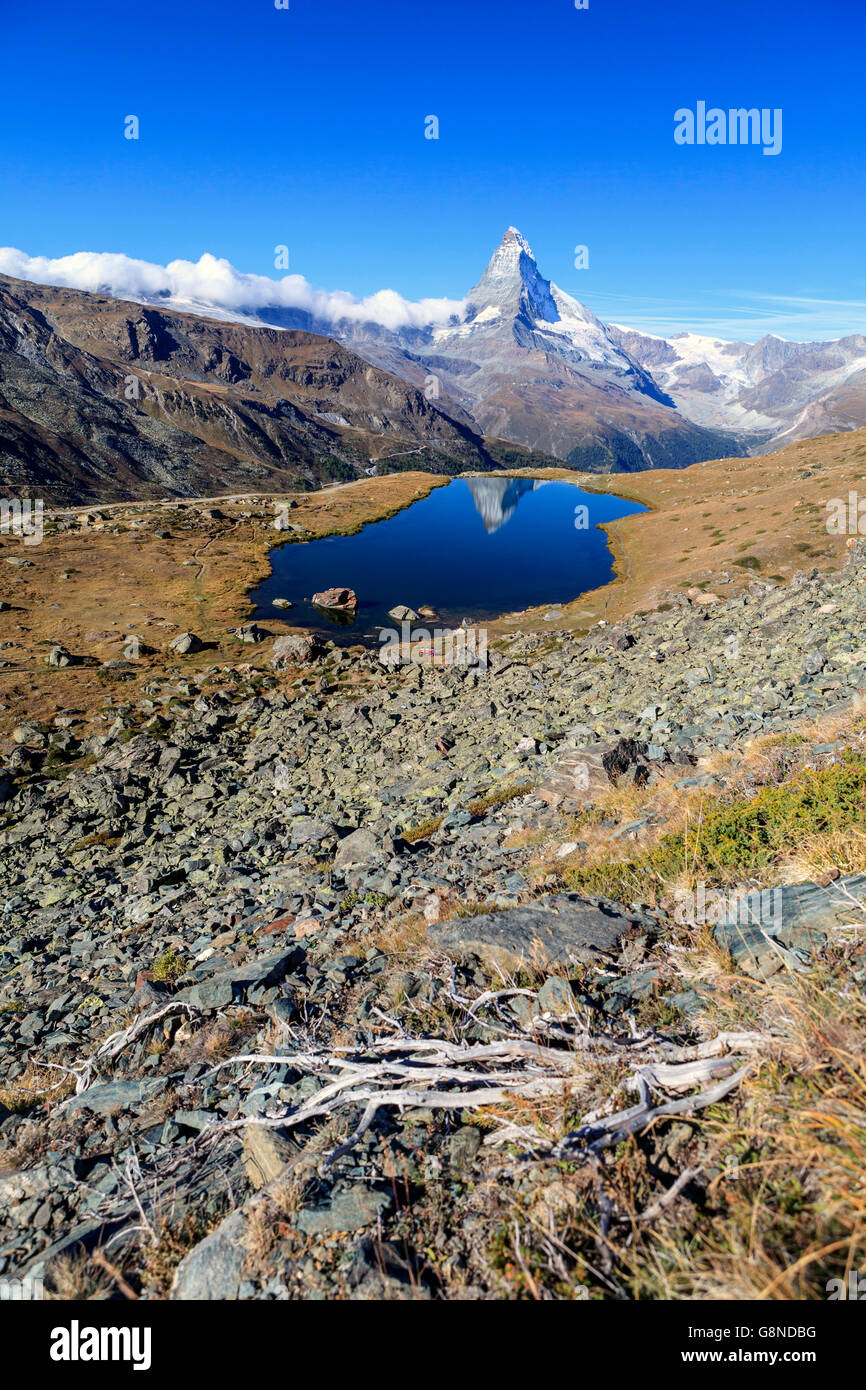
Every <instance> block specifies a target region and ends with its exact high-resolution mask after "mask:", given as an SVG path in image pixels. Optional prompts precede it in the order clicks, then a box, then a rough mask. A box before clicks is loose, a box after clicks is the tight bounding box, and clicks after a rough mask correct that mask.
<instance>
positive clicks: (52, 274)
mask: <svg viewBox="0 0 866 1390" xmlns="http://www.w3.org/2000/svg"><path fill="white" fill-rule="evenodd" d="M0 273H2V274H4V275H13V276H15V277H16V278H17V279H19V280H32V281H34V282H35V283H36V284H38V285H61V286H64V287H65V288H67V289H76V290H90V291H91V292H96V293H101V294H107V295H110V296H112V298H117V299H132V300H138V301H142V300H143V301H145V302H149V301H153V300H158V301H159V302H160V303H164V304H166V305H173V306H175V307H177V308H187V307H197V308H198V309H199V310H201V309H203V308H205V307H208V308H210V307H211V306H214V307H216V308H218V309H221V310H222V311H223V312H224V313H226V314H227V315H229V316H237V317H243V318H251V319H253V320H255V319H256V315H257V312H258V311H259V310H262V309H266V308H282V309H300V310H304V311H306V312H308V313H310V314H312V315H313V317H314V318H316V319H319V320H321V321H322V322H324V323H336V322H338V321H339V320H340V319H347V320H349V321H351V322H354V323H367V322H372V323H377V324H381V325H382V327H384V328H389V329H398V328H415V327H418V328H420V327H423V326H424V325H425V324H431V323H432V324H444V323H447V322H448V320H449V318H450V317H451V316H452V315H453V314H457V315H459V314H461V312H462V310H463V307H464V302H463V301H462V300H456V299H422V300H418V301H417V302H415V301H412V300H409V299H404V298H403V297H402V295H399V294H397V292H396V291H395V290H379V291H378V292H377V293H376V294H371V295H368V296H367V297H366V298H365V299H356V298H355V297H354V295H351V294H349V293H348V292H347V291H344V290H333V291H329V290H317V289H314V288H313V286H312V285H310V284H309V282H308V281H307V280H305V279H304V277H303V275H284V276H282V277H281V278H280V279H273V280H272V279H271V278H270V277H269V276H267V275H246V274H244V273H243V272H242V271H240V270H236V269H235V267H234V266H233V265H232V264H231V262H230V261H227V260H225V259H224V258H222V257H219V256H212V255H211V254H210V253H209V252H205V254H204V255H203V256H201V257H200V259H199V260H198V261H171V262H170V263H169V264H168V265H166V266H161V265H155V264H153V263H152V262H151V261H138V260H134V259H133V258H132V257H131V256H122V255H118V254H115V253H112V252H109V251H76V252H75V254H74V255H71V256H58V257H57V258H56V259H51V258H49V257H47V256H28V255H26V253H25V252H23V251H17V250H16V249H15V248H14V247H11V246H6V247H0Z"/></svg>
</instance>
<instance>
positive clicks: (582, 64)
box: [0, 0, 866, 338]
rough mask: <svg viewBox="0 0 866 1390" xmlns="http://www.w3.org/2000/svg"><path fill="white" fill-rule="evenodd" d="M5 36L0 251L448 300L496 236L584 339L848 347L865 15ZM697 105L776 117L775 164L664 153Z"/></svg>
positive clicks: (255, 16)
mask: <svg viewBox="0 0 866 1390" xmlns="http://www.w3.org/2000/svg"><path fill="white" fill-rule="evenodd" d="M2 33H3V38H4V50H5V55H6V61H5V63H4V82H3V86H2V89H0V189H2V190H3V196H2V204H0V207H2V219H0V245H5V246H12V247H17V248H19V249H20V250H22V251H25V252H27V253H28V254H30V255H40V256H48V257H57V256H63V255H67V254H69V253H71V252H74V251H113V252H122V253H124V254H126V255H128V256H133V257H137V258H141V259H143V260H147V261H153V262H158V263H161V264H164V263H166V262H168V261H170V260H173V259H175V258H188V259H190V260H197V259H198V258H199V256H200V255H201V254H202V253H203V252H205V251H208V252H212V253H213V254H215V255H217V256H221V257H226V258H227V259H228V260H229V261H231V262H232V263H233V264H234V265H235V266H236V267H237V268H238V269H239V270H242V271H246V272H255V273H258V274H264V275H271V276H273V275H275V273H277V272H275V270H274V247H275V245H278V244H285V245H287V246H288V247H289V249H290V256H291V269H292V271H294V272H297V273H299V274H302V275H304V276H305V277H306V279H307V280H308V281H310V282H311V283H312V284H313V285H315V286H317V287H323V288H326V289H337V288H340V289H346V290H350V291H352V292H353V293H354V294H356V295H366V294H369V293H372V292H374V291H376V290H381V289H383V288H385V287H390V288H393V289H395V290H397V291H398V292H399V293H400V294H402V295H404V296H406V297H409V298H413V299H414V298H420V297H424V296H449V297H453V298H460V297H461V296H462V295H463V294H464V293H465V291H466V290H467V289H468V288H469V287H470V286H471V285H472V284H473V283H474V282H475V281H476V280H477V279H478V278H479V276H480V274H481V271H482V270H483V267H484V264H485V263H486V261H487V259H488V258H489V255H490V254H491V252H492V250H493V249H494V247H495V246H496V244H497V243H498V242H499V240H500V238H501V236H502V233H503V231H504V229H505V227H506V226H508V225H509V224H514V225H516V226H517V227H519V228H520V229H521V231H522V232H523V233H524V235H525V236H526V237H527V238H528V239H529V241H530V242H531V243H532V245H533V247H534V250H535V252H536V254H537V257H538V260H539V265H540V267H541V269H542V271H543V272H544V273H545V274H546V275H548V276H549V277H551V278H552V279H553V280H555V281H556V282H557V283H558V284H559V285H561V286H562V287H563V288H564V289H566V290H568V291H569V292H571V293H573V294H575V295H577V297H578V298H580V299H582V300H583V301H584V302H586V303H587V304H589V305H590V307H591V308H593V309H594V310H595V311H596V312H597V313H598V314H599V315H600V316H601V317H603V318H606V319H610V320H615V321H620V322H628V323H634V324H637V325H639V326H642V327H645V328H647V329H649V330H650V331H665V332H668V331H676V330H677V329H678V328H683V327H690V328H694V329H696V330H698V331H717V332H720V333H721V334H722V335H723V336H727V337H743V338H755V337H758V336H760V334H761V332H763V331H765V330H768V329H769V330H772V331H776V332H779V333H781V334H782V335H783V336H787V337H828V336H836V335H837V334H838V333H843V332H852V331H862V330H863V329H866V260H864V235H863V228H864V226H866V184H864V158H866V154H864V126H866V122H864V117H863V110H862V95H861V93H862V82H863V76H862V75H863V71H864V68H866V11H864V9H863V7H862V0H822V3H821V4H820V5H816V4H814V3H805V2H804V0H725V3H719V4H716V5H712V6H710V5H701V4H699V3H697V0H656V3H655V4H653V3H652V0H640V2H639V0H589V9H588V10H582V11H578V10H576V9H575V7H574V2H573V0H534V3H531V4H529V3H526V4H522V3H517V0H290V9H289V10H288V11H283V10H277V9H275V7H274V5H273V3H272V0H234V3H229V2H228V0H208V3H197V4H193V3H190V0H146V3H145V4H142V5H137V4H124V3H120V4H117V3H107V0H77V2H76V3H75V4H71V3H70V4H66V3H60V0H48V2H47V3H45V4H42V5H39V6H37V5H34V4H33V0H3V15H2ZM698 100H706V101H707V102H708V104H709V105H718V106H720V107H722V108H727V107H729V106H757V107H770V108H776V107H781V108H782V110H783V113H784V118H783V147H782V151H781V153H780V154H779V155H778V156H776V157H768V156H764V155H763V154H762V151H761V149H760V148H759V147H739V146H735V147H717V148H712V147H708V146H704V147H698V146H693V147H682V146H677V145H676V144H675V143H674V140H673V128H674V120H673V115H674V111H675V110H676V109H677V108H679V107H684V106H691V107H694V105H695V103H696V102H697V101H698ZM128 114H136V115H138V117H139V118H140V122H141V138H140V139H139V140H138V141H129V140H125V139H124V138H123V120H124V117H125V116H127V115H128ZM431 114H435V115H436V116H438V118H439V121H440V138H439V140H438V141H433V140H425V138H424V119H425V117H426V116H428V115H431ZM577 244H584V245H586V246H588V248H589V269H588V270H576V269H575V268H574V264H573V261H574V247H575V245H577Z"/></svg>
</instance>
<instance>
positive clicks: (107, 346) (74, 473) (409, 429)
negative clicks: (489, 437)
mask: <svg viewBox="0 0 866 1390" xmlns="http://www.w3.org/2000/svg"><path fill="white" fill-rule="evenodd" d="M454 414H456V416H457V417H458V418H454V415H451V416H448V415H445V414H443V413H442V412H441V411H440V410H438V409H437V408H436V406H435V405H434V404H431V402H430V401H428V400H427V398H426V397H425V395H424V393H423V391H422V390H420V389H417V388H415V387H412V386H409V385H407V383H406V382H405V381H402V380H400V379H399V378H397V377H395V376H391V375H389V374H388V373H387V372H385V371H381V370H380V369H379V368H377V367H373V366H371V365H370V364H369V363H367V362H365V361H362V360H361V359H360V358H359V357H357V356H356V355H355V354H354V353H353V352H351V351H349V350H348V349H347V348H345V347H341V346H340V345H339V344H338V343H335V342H334V341H332V340H331V339H329V338H324V337H320V336H318V335H316V334H313V333H305V332H295V331H285V332H282V331H278V330H277V329H270V328H250V327H247V326H244V325H240V324H233V323H221V322H216V321H213V320H210V319H205V318H198V317H195V316H193V315H190V314H176V313H167V312H163V311H161V310H158V309H155V308H148V307H142V306H140V305H135V304H128V303H125V302H123V301H120V300H112V299H108V298H105V297H103V296H101V295H93V294H86V293H84V292H82V291H77V290H55V289H50V288H45V287H42V286H37V285H30V284H27V283H26V282H24V281H19V280H12V279H9V278H7V277H0V476H2V479H3V486H4V488H5V489H6V490H7V492H9V493H13V494H15V495H19V496H20V495H24V496H29V495H35V496H40V497H42V498H43V499H45V500H46V501H48V502H50V503H58V504H72V503H83V502H88V501H96V502H110V501H114V500H124V499H127V498H145V497H154V496H163V495H180V496H195V495H199V496H201V495H206V494H208V493H213V492H218V491H220V490H226V491H231V490H238V489H240V488H251V487H259V488H276V487H282V488H286V487H298V486H301V487H315V486H318V485H319V484H320V483H321V482H323V481H324V482H327V481H329V480H334V479H340V480H345V479H348V478H352V477H355V476H358V475H360V474H362V473H363V472H365V471H370V470H373V471H375V470H376V469H378V470H379V471H380V472H390V471H392V470H393V469H395V468H397V469H399V468H405V467H407V466H409V467H421V466H423V467H424V468H425V469H426V470H427V471H429V472H434V473H455V472H460V471H461V470H463V469H466V468H482V469H483V468H488V467H491V466H493V460H492V459H491V454H490V452H489V449H488V447H487V446H486V445H485V442H484V441H483V440H482V439H481V437H480V436H479V434H478V433H477V431H476V430H474V429H473V428H471V427H470V425H469V424H468V423H467V420H466V418H465V417H462V418H459V417H460V412H459V411H456V412H454ZM493 447H495V446H493V445H492V444H491V448H493Z"/></svg>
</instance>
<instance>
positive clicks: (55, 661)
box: [45, 643, 72, 666]
mask: <svg viewBox="0 0 866 1390" xmlns="http://www.w3.org/2000/svg"><path fill="white" fill-rule="evenodd" d="M45 665H46V666H71V665H72V656H71V654H70V653H69V652H68V651H67V650H66V648H65V647H61V646H60V644H59V643H58V644H57V645H56V646H54V647H52V648H51V651H50V652H49V653H48V655H47V656H46V658H45Z"/></svg>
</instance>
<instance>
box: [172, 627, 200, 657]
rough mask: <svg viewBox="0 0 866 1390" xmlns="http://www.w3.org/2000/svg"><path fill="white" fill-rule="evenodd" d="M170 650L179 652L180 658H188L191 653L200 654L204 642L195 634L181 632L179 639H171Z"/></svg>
mask: <svg viewBox="0 0 866 1390" xmlns="http://www.w3.org/2000/svg"><path fill="white" fill-rule="evenodd" d="M168 649H169V651H170V652H177V654H178V655H179V656H187V655H189V654H190V653H191V652H200V651H201V649H202V641H201V638H200V637H196V635H195V633H194V632H180V633H178V635H177V637H173V638H172V639H171V641H170V642H169V644H168Z"/></svg>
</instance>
